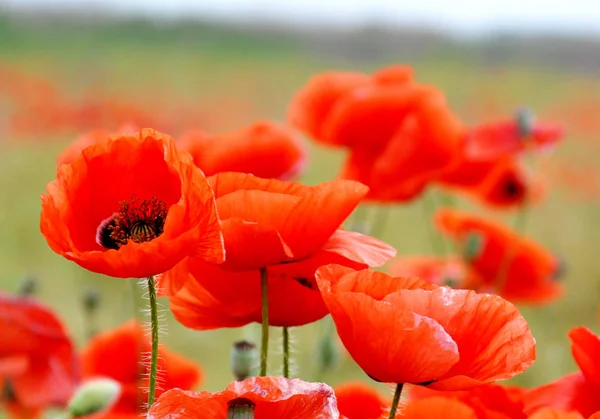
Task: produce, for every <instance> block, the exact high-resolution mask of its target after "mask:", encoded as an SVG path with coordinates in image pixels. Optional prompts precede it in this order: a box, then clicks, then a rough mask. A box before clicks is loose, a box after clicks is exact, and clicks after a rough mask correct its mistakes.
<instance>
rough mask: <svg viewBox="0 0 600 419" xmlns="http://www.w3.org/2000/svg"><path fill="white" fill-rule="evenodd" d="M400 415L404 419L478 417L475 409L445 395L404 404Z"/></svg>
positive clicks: (471, 418) (465, 418) (474, 418)
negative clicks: (404, 406)
mask: <svg viewBox="0 0 600 419" xmlns="http://www.w3.org/2000/svg"><path fill="white" fill-rule="evenodd" d="M400 417H402V418H404V419H432V418H452V419H479V418H478V416H477V414H476V413H475V411H474V410H473V409H472V408H470V407H469V406H467V405H466V404H464V403H461V402H460V401H458V400H453V399H448V398H445V397H432V398H430V399H423V400H415V401H412V402H410V403H409V404H408V406H406V408H405V409H404V411H403V412H402V415H401V416H400Z"/></svg>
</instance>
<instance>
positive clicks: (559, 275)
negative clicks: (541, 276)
mask: <svg viewBox="0 0 600 419" xmlns="http://www.w3.org/2000/svg"><path fill="white" fill-rule="evenodd" d="M566 270H567V267H566V263H565V259H564V258H562V257H560V256H557V257H556V269H555V270H554V273H553V274H552V279H554V280H557V281H558V280H560V279H563V278H564V275H565V272H566Z"/></svg>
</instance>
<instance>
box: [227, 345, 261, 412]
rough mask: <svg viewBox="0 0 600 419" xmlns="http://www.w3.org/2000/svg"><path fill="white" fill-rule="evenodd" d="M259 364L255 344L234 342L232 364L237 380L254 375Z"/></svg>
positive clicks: (232, 370)
mask: <svg viewBox="0 0 600 419" xmlns="http://www.w3.org/2000/svg"><path fill="white" fill-rule="evenodd" d="M258 365H259V360H258V349H256V345H255V344H253V343H251V342H248V341H246V340H242V341H239V342H235V343H234V344H233V346H232V347H231V357H230V366H231V372H232V373H233V375H234V377H235V379H236V380H238V381H244V380H245V379H246V378H250V377H254V376H255V375H256V373H257V372H258ZM236 418H237V416H236Z"/></svg>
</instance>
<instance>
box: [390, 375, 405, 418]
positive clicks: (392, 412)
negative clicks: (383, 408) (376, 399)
mask: <svg viewBox="0 0 600 419" xmlns="http://www.w3.org/2000/svg"><path fill="white" fill-rule="evenodd" d="M402 387H404V383H398V384H397V385H396V391H395V392H394V400H393V401H392V407H391V408H390V417H389V419H394V418H395V417H396V410H398V403H399V402H400V395H401V394H402Z"/></svg>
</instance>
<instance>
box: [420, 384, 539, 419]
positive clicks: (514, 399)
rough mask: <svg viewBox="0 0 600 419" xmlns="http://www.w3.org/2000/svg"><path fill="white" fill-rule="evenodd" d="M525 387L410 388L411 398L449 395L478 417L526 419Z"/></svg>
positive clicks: (483, 418) (491, 385) (487, 385)
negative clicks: (448, 389) (445, 389)
mask: <svg viewBox="0 0 600 419" xmlns="http://www.w3.org/2000/svg"><path fill="white" fill-rule="evenodd" d="M525 392H526V390H525V389H522V388H519V387H508V386H501V385H498V384H494V383H492V384H486V385H483V386H479V387H475V388H472V389H470V390H466V391H435V390H430V389H428V388H426V387H421V386H413V387H411V388H410V393H409V394H410V398H411V400H421V399H428V398H431V397H447V398H451V399H455V400H458V401H460V402H462V403H464V404H466V405H467V406H469V407H470V408H471V409H473V410H474V411H475V412H476V414H477V418H478V419H526V418H527V415H526V414H525V402H524V396H525Z"/></svg>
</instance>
